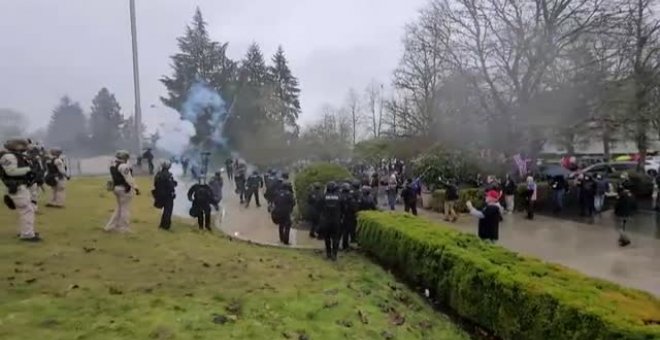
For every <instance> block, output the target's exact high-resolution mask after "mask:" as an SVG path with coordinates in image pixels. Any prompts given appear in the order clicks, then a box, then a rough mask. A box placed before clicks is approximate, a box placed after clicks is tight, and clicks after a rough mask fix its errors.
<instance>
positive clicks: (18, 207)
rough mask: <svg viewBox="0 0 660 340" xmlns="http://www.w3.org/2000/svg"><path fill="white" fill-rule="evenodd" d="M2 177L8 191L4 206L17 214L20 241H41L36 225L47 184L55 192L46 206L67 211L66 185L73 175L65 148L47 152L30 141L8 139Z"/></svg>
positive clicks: (0, 166)
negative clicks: (37, 214)
mask: <svg viewBox="0 0 660 340" xmlns="http://www.w3.org/2000/svg"><path fill="white" fill-rule="evenodd" d="M0 178H1V179H2V182H3V184H4V185H5V187H6V188H7V193H6V194H5V195H4V198H3V201H4V203H5V205H6V206H7V208H9V209H10V210H14V211H16V213H17V214H18V225H19V228H18V229H19V235H18V237H19V239H20V240H21V241H26V242H39V241H41V240H42V238H41V236H40V234H39V233H38V232H37V231H36V230H35V227H34V225H35V215H36V213H37V210H38V201H39V194H40V193H41V192H45V189H44V185H46V186H48V187H50V188H51V190H52V198H51V199H50V201H49V202H48V203H47V204H46V207H50V208H64V204H65V201H66V182H67V181H68V180H69V179H70V175H69V171H68V166H67V162H66V160H65V158H64V155H63V153H62V149H60V148H57V147H53V148H51V149H49V150H46V148H45V147H44V146H42V145H39V143H37V142H35V141H32V140H30V139H23V138H17V139H10V140H7V141H6V142H5V143H4V149H3V150H2V151H0Z"/></svg>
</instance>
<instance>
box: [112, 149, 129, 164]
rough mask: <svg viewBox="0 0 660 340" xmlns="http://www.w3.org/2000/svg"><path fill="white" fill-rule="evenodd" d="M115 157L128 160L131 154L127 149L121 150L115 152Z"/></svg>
mask: <svg viewBox="0 0 660 340" xmlns="http://www.w3.org/2000/svg"><path fill="white" fill-rule="evenodd" d="M115 158H117V159H118V160H120V161H124V162H125V161H128V160H129V159H130V158H131V154H130V153H128V151H126V150H119V151H117V152H116V153H115Z"/></svg>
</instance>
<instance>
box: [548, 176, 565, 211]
mask: <svg viewBox="0 0 660 340" xmlns="http://www.w3.org/2000/svg"><path fill="white" fill-rule="evenodd" d="M550 186H551V187H552V202H553V204H554V212H555V214H558V213H560V212H562V211H563V210H564V196H565V195H566V189H568V183H567V182H566V178H564V176H563V175H556V176H554V177H553V178H552V181H551V183H550Z"/></svg>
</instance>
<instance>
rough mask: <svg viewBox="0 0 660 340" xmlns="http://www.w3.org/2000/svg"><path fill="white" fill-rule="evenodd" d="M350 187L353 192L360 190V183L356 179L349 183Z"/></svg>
mask: <svg viewBox="0 0 660 340" xmlns="http://www.w3.org/2000/svg"><path fill="white" fill-rule="evenodd" d="M351 186H352V187H353V189H355V190H357V189H360V181H358V180H357V179H354V180H353V182H352V183H351Z"/></svg>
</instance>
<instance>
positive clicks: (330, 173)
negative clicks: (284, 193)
mask: <svg viewBox="0 0 660 340" xmlns="http://www.w3.org/2000/svg"><path fill="white" fill-rule="evenodd" d="M347 178H352V176H351V173H350V172H349V171H348V170H347V169H346V168H344V167H343V166H341V165H337V164H331V163H315V164H311V165H309V166H307V167H306V168H304V169H303V170H302V171H300V172H299V173H297V174H296V176H295V179H294V191H295V196H296V205H297V207H298V213H299V217H302V218H303V219H307V218H306V217H307V216H308V212H309V207H308V206H307V195H308V193H309V188H310V186H311V185H312V184H313V183H314V182H319V183H321V184H322V185H323V186H324V187H325V185H326V183H328V182H330V181H340V180H344V179H347Z"/></svg>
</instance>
